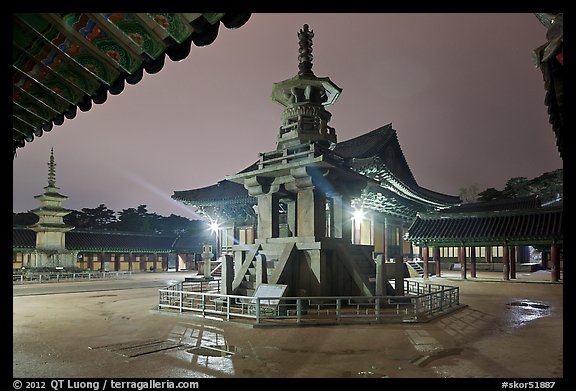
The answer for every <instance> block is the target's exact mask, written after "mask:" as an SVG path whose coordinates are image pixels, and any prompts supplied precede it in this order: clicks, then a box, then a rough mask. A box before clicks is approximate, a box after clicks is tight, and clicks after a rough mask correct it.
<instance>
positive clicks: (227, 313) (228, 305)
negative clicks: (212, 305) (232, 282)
mask: <svg viewBox="0 0 576 391" xmlns="http://www.w3.org/2000/svg"><path fill="white" fill-rule="evenodd" d="M226 320H230V296H226Z"/></svg>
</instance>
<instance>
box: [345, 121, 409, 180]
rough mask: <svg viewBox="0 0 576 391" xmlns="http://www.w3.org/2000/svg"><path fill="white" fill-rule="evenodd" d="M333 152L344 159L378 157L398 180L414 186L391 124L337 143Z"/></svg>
mask: <svg viewBox="0 0 576 391" xmlns="http://www.w3.org/2000/svg"><path fill="white" fill-rule="evenodd" d="M334 152H335V153H337V154H338V155H340V156H342V157H344V158H346V159H357V160H363V159H370V158H374V157H379V158H380V159H381V160H382V161H383V162H385V163H387V166H388V168H389V169H390V170H391V171H392V173H393V174H394V175H395V176H396V177H397V178H398V179H400V180H402V181H403V182H404V183H406V184H413V185H415V184H416V180H415V179H414V175H413V174H412V171H410V168H409V167H408V163H407V162H406V158H405V157H404V154H403V153H402V149H401V147H400V143H399V142H398V137H397V135H396V130H394V129H393V128H392V124H388V125H385V126H382V127H380V128H378V129H375V130H373V131H371V132H368V133H364V134H362V135H360V136H358V137H354V138H352V139H349V140H346V141H342V142H339V143H337V144H336V147H335V148H334ZM390 154H391V155H393V156H392V157H391V158H390V157H389V156H388V155H390ZM391 160H393V161H391ZM352 165H353V164H352Z"/></svg>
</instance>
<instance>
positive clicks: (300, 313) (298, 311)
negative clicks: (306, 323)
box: [296, 299, 302, 324]
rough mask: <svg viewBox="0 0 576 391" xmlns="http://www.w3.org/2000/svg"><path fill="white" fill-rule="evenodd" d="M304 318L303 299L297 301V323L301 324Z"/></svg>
mask: <svg viewBox="0 0 576 391" xmlns="http://www.w3.org/2000/svg"><path fill="white" fill-rule="evenodd" d="M301 316H302V299H296V323H298V324H300V320H301V319H300V318H301Z"/></svg>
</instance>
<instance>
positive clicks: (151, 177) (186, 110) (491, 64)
mask: <svg viewBox="0 0 576 391" xmlns="http://www.w3.org/2000/svg"><path fill="white" fill-rule="evenodd" d="M305 23H308V24H309V26H310V28H311V29H312V30H313V31H314V34H315V37H314V41H313V42H314V45H313V55H314V62H313V64H314V67H313V71H314V73H315V74H316V76H318V77H330V79H331V80H332V81H333V82H334V83H335V84H336V85H338V86H339V87H340V88H342V89H343V91H342V94H341V95H340V98H339V99H338V100H337V101H336V103H335V104H334V105H333V106H330V107H329V108H328V111H330V112H331V113H332V120H331V122H330V125H331V126H333V127H334V128H335V129H336V134H337V136H338V140H339V141H344V140H347V139H350V138H352V137H355V136H359V135H361V134H363V133H366V132H369V131H371V130H374V129H376V128H378V127H380V126H383V125H386V124H388V123H392V126H393V128H394V129H396V131H397V134H398V139H399V141H400V146H401V148H402V151H403V152H404V155H405V157H406V160H407V162H408V165H409V166H410V168H411V170H412V172H413V174H414V176H415V178H416V181H417V182H418V184H419V185H420V186H422V187H425V188H428V189H430V190H434V191H437V192H441V193H445V194H450V195H458V192H459V189H460V188H461V187H465V186H470V185H473V184H476V185H477V186H478V188H479V189H480V190H484V189H486V188H488V187H494V188H496V189H499V190H502V189H503V187H504V185H505V183H506V181H507V180H508V179H509V178H511V177H518V176H523V177H527V178H529V179H532V178H534V177H536V176H539V175H541V174H542V173H544V172H547V171H552V170H555V169H557V168H561V167H562V160H561V159H560V157H559V154H558V150H557V148H556V144H555V142H556V140H555V138H554V133H553V131H552V128H551V125H550V124H549V123H548V114H547V111H546V107H545V105H544V94H545V91H544V82H543V79H542V73H541V71H540V70H539V69H537V68H535V67H534V65H533V62H532V59H531V53H532V50H533V49H535V48H537V47H538V46H540V45H542V44H544V43H545V42H546V29H545V28H544V26H542V25H541V24H540V22H539V21H538V20H537V19H536V17H535V16H534V14H530V13H525V14H513V13H506V14H454V13H448V14H445V13H437V14H415V13H410V14H378V13H370V14H361V13H354V14H253V15H252V17H251V18H250V20H249V21H248V22H247V23H246V24H245V25H244V26H243V27H241V28H239V29H237V30H228V29H226V28H221V29H220V33H219V35H218V37H217V39H216V41H214V43H212V44H211V45H209V46H206V47H203V48H198V47H195V46H193V47H192V51H191V53H190V55H189V56H188V57H187V58H186V59H185V60H183V61H181V62H171V61H170V60H169V59H168V58H167V59H166V65H165V66H164V68H163V69H162V70H161V71H160V72H159V73H157V74H155V75H149V74H146V73H144V78H143V79H142V81H141V82H140V83H138V84H136V85H127V86H126V88H125V90H124V91H123V92H122V93H121V94H120V95H116V96H109V97H108V100H107V101H106V102H105V103H104V104H101V105H93V107H92V109H91V110H90V111H88V112H81V111H78V115H77V116H76V118H74V119H72V120H68V119H67V120H65V122H64V124H63V125H62V126H55V127H54V128H53V130H52V131H51V132H50V133H45V134H44V135H43V136H42V137H40V138H36V139H35V140H34V141H33V142H31V143H27V144H26V146H25V147H24V148H20V149H18V151H17V157H16V158H15V159H14V162H13V171H14V176H13V178H14V179H13V211H14V212H25V211H28V210H31V209H34V208H36V207H38V206H39V203H38V201H37V200H36V199H34V196H35V195H37V194H41V193H43V191H44V189H43V187H44V186H46V185H47V183H48V166H47V163H48V160H49V157H50V148H54V156H55V161H56V165H57V166H56V184H57V186H58V187H60V192H61V193H62V194H64V195H66V196H68V197H69V198H68V200H66V201H65V202H64V204H63V206H64V207H66V208H68V209H76V210H80V209H82V208H95V207H97V206H98V205H100V204H105V205H106V206H107V207H108V208H110V209H112V210H114V211H117V212H119V211H121V210H122V209H125V208H131V207H137V206H138V205H141V204H144V205H147V206H148V211H149V212H156V213H158V214H160V215H163V216H168V215H170V214H171V213H174V214H176V215H180V216H184V217H188V218H197V216H196V215H195V214H194V213H193V212H192V210H191V209H190V208H188V207H186V206H184V205H182V204H181V203H178V202H175V201H173V200H172V199H171V198H170V196H171V195H172V194H173V192H174V191H177V190H188V189H193V188H198V187H204V186H208V185H212V184H214V183H216V182H217V181H219V180H221V179H223V178H224V176H225V175H229V174H234V173H236V172H238V171H240V170H242V169H243V168H245V167H247V166H248V165H250V164H251V163H253V162H254V161H256V160H257V159H258V153H259V152H267V151H270V150H273V149H274V148H275V142H276V135H277V132H278V127H279V126H280V114H281V112H282V107H281V106H280V105H279V104H277V103H275V102H273V101H272V100H271V99H270V95H271V92H272V83H274V82H279V81H282V80H285V79H288V78H291V77H292V76H294V75H296V73H297V72H298V38H297V32H298V30H300V29H301V28H302V26H303V25H304V24H305Z"/></svg>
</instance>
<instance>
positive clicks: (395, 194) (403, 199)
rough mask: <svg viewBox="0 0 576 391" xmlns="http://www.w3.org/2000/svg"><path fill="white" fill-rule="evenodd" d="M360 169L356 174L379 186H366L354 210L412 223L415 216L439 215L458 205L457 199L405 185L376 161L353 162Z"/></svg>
mask: <svg viewBox="0 0 576 391" xmlns="http://www.w3.org/2000/svg"><path fill="white" fill-rule="evenodd" d="M354 160H355V164H356V165H360V166H361V167H362V168H361V169H359V170H358V171H359V172H360V173H361V174H363V175H365V176H367V177H369V178H373V179H376V180H377V181H378V182H379V185H369V186H368V187H367V188H366V189H365V190H364V192H363V193H362V196H361V197H359V198H358V199H356V200H354V206H362V207H364V208H368V209H372V210H375V211H377V212H381V213H386V214H389V215H395V216H397V217H401V218H404V219H409V220H412V219H413V218H414V217H415V216H416V214H417V213H418V212H429V211H438V210H441V209H444V208H447V207H451V206H453V205H456V204H458V203H460V199H459V198H458V197H452V196H447V195H444V194H440V193H435V192H432V191H430V190H427V189H422V188H420V187H419V186H418V185H416V184H415V183H414V184H411V185H409V184H406V183H405V182H404V181H402V180H401V179H399V178H398V177H397V176H396V175H394V174H393V173H392V172H391V171H390V170H389V169H388V168H387V167H386V165H385V164H384V162H383V161H382V159H380V158H379V157H371V158H366V159H354Z"/></svg>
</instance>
